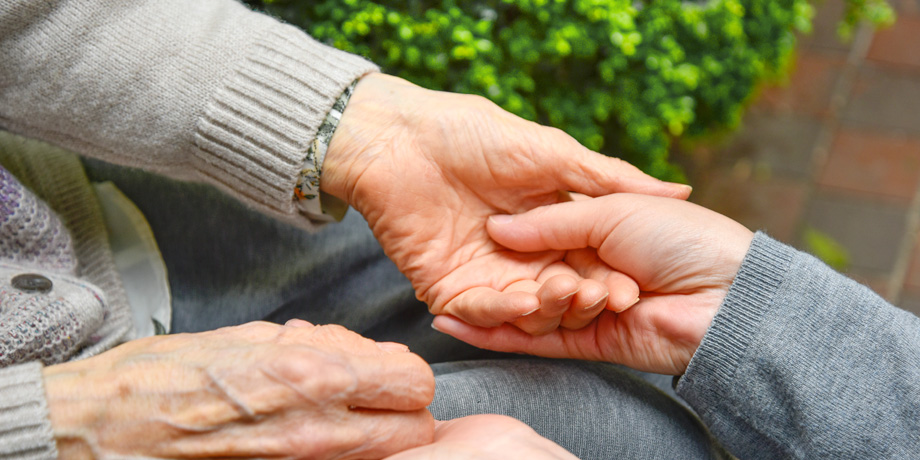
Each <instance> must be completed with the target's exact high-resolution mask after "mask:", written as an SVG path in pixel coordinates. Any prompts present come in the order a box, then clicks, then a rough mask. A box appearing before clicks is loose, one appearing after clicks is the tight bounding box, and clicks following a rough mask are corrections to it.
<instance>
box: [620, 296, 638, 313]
mask: <svg viewBox="0 0 920 460" xmlns="http://www.w3.org/2000/svg"><path fill="white" fill-rule="evenodd" d="M639 300H640V299H639V298H638V297H636V300H633V303H631V304H629V305H627V306H626V308H624V310H626V309H628V308H629V307H632V306H633V305H635V304H637V303H639Z"/></svg>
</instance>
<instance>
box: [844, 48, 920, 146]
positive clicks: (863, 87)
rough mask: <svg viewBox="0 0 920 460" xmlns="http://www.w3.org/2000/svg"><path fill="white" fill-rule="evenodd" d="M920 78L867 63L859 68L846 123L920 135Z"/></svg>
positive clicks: (846, 107) (893, 67) (847, 105)
mask: <svg viewBox="0 0 920 460" xmlns="http://www.w3.org/2000/svg"><path fill="white" fill-rule="evenodd" d="M917 107H920V75H918V74H917V72H914V71H907V70H906V68H905V67H903V66H892V65H880V64H878V63H874V62H872V63H870V62H869V61H867V62H866V64H864V65H863V66H862V67H860V69H859V72H858V73H857V77H856V81H855V83H854V85H853V91H852V94H851V96H850V99H849V101H848V102H847V104H846V106H845V107H844V108H843V110H842V111H841V113H840V118H841V119H842V120H844V121H847V122H850V123H853V124H861V125H863V126H866V127H870V126H871V127H875V128H886V129H891V130H903V131H907V132H909V133H912V134H915V135H920V117H918V116H917Z"/></svg>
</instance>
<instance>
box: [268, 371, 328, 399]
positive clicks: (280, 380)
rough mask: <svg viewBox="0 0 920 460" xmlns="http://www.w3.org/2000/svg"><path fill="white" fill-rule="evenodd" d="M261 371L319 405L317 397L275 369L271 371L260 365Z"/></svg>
mask: <svg viewBox="0 0 920 460" xmlns="http://www.w3.org/2000/svg"><path fill="white" fill-rule="evenodd" d="M259 372H261V373H262V374H263V375H265V376H266V377H268V378H270V379H272V380H274V381H276V382H278V383H280V384H282V385H284V386H286V387H288V388H290V389H291V391H293V392H294V393H295V394H297V395H298V396H300V397H301V398H302V399H303V400H304V401H307V402H309V403H312V404H315V405H319V402H318V401H317V400H316V399H315V398H311V397H310V396H309V395H307V393H305V392H304V391H303V390H301V389H300V388H298V387H297V385H295V384H294V383H293V382H291V381H289V380H288V379H285V378H283V377H281V376H280V375H278V374H276V373H275V372H273V371H270V370H268V369H266V368H265V366H260V367H259Z"/></svg>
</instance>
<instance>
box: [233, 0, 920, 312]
mask: <svg viewBox="0 0 920 460" xmlns="http://www.w3.org/2000/svg"><path fill="white" fill-rule="evenodd" d="M248 3H250V4H252V5H253V6H254V7H256V8H261V9H265V10H267V11H269V12H270V13H272V14H274V15H276V16H279V17H281V18H282V19H284V20H286V21H288V22H291V23H293V24H295V25H298V26H300V27H302V28H304V29H305V30H307V31H308V32H309V33H311V34H312V35H314V36H315V37H317V38H319V39H321V40H324V41H326V42H327V43H330V44H332V45H334V46H337V47H339V48H342V49H346V50H348V51H352V52H356V53H358V54H362V55H365V56H367V57H369V58H370V59H372V60H373V61H374V62H377V63H378V64H380V65H381V66H382V67H383V69H384V71H387V72H388V73H393V74H396V75H400V76H403V77H404V78H407V79H409V80H411V81H414V82H416V83H418V84H420V85H422V86H426V87H429V88H434V89H445V90H450V91H459V92H467V93H477V94H482V95H483V96H486V97H489V98H490V99H492V100H493V101H495V102H496V103H497V104H499V105H501V106H502V107H504V108H506V109H507V110H510V111H512V112H514V113H517V114H519V115H521V116H523V117H525V118H529V119H533V120H537V121H539V122H541V123H544V124H549V125H553V126H556V127H559V128H562V129H564V130H566V131H567V132H569V133H570V134H572V135H573V136H575V137H576V138H577V139H579V140H580V141H581V142H582V143H584V144H585V145H587V146H588V147H590V148H592V149H595V150H598V151H601V152H603V153H605V154H609V155H614V156H618V157H621V158H624V159H626V160H628V161H630V162H632V163H634V164H636V165H638V166H640V167H641V168H643V169H644V170H646V171H647V172H649V173H651V174H653V175H656V176H658V177H661V178H664V179H670V180H682V181H686V182H688V183H690V184H691V185H693V186H694V193H693V196H692V197H691V200H692V201H695V202H697V203H700V204H702V205H704V206H707V207H710V208H712V209H715V210H717V211H719V212H722V213H723V214H726V215H728V216H730V217H732V218H734V219H736V220H738V221H740V222H742V223H743V224H745V225H747V226H748V227H750V228H752V229H763V230H765V231H767V232H768V233H770V234H771V235H772V236H774V237H776V238H778V239H780V240H782V241H785V242H787V243H790V244H792V245H794V246H797V247H799V248H802V249H805V250H808V251H810V252H813V253H815V254H817V255H818V256H820V257H821V258H823V259H824V260H825V261H827V262H829V263H831V264H832V265H835V266H836V267H837V268H838V269H840V270H842V271H844V272H846V273H847V274H848V275H850V276H853V277H854V278H856V279H858V280H860V281H861V282H863V283H865V284H868V285H869V286H870V287H872V288H873V289H874V290H876V292H878V293H880V294H881V295H883V296H885V297H886V298H887V299H889V300H890V301H892V302H893V303H895V304H898V305H900V306H902V307H903V308H906V309H908V310H911V311H913V312H914V313H917V314H920V244H918V227H920V116H918V115H920V0H890V1H889V3H890V5H891V7H893V9H894V10H895V11H896V12H897V20H896V21H894V23H893V24H891V22H892V19H893V18H894V15H893V14H892V12H891V9H889V7H888V5H886V4H885V3H883V2H881V1H880V0H826V1H823V2H818V3H813V2H809V1H808V0H707V1H690V0H687V1H679V0H656V1H649V2H641V1H638V2H634V1H631V0H628V1H627V0H559V1H557V0H479V1H467V2H461V1H451V0H439V1H433V0H407V1H398V2H397V1H384V0H379V1H377V2H371V1H368V0H326V1H310V2H306V1H302V0H248ZM872 24H874V25H877V26H885V25H888V27H882V28H881V29H879V30H876V27H875V26H873V25H872Z"/></svg>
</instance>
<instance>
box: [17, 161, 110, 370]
mask: <svg viewBox="0 0 920 460" xmlns="http://www.w3.org/2000/svg"><path fill="white" fill-rule="evenodd" d="M76 266H77V258H76V256H75V255H74V251H73V245H72V242H71V237H70V233H69V232H68V231H67V229H66V228H65V227H64V225H63V224H62V223H61V221H60V219H58V217H57V215H56V214H55V213H54V212H53V211H52V210H51V209H50V208H49V207H48V205H46V204H45V202H44V201H42V200H40V199H39V198H37V197H36V196H35V195H34V194H33V193H32V192H31V191H29V190H28V189H27V188H25V187H24V186H23V185H22V184H21V183H20V182H19V181H18V180H16V178H15V177H13V175H12V174H10V173H9V171H7V170H6V169H4V168H2V167H0V277H2V279H0V366H3V367H5V366H9V365H11V364H16V363H23V362H27V361H34V360H38V361H41V362H43V363H44V364H46V365H50V364H56V363H60V362H63V361H66V360H68V359H70V358H71V357H73V356H74V355H75V354H76V353H77V352H79V350H80V348H81V346H82V345H83V344H85V343H87V341H90V340H91V337H92V334H93V333H94V332H95V331H96V330H97V329H99V327H100V326H101V325H102V322H103V316H104V312H103V310H102V304H101V303H100V302H99V301H98V299H97V298H96V297H95V295H94V292H93V291H91V290H86V289H85V288H82V287H79V286H77V287H74V286H73V285H71V284H70V283H68V282H65V281H63V278H62V279H61V280H59V281H58V282H56V283H55V289H54V291H52V292H50V293H48V294H44V293H33V292H24V291H22V290H20V289H17V288H15V287H13V286H12V285H11V283H10V280H11V279H12V277H14V276H16V275H18V274H22V273H25V272H27V271H29V270H30V269H35V271H36V272H44V273H48V272H58V273H60V274H62V275H73V274H74V273H75V271H76ZM72 291H79V292H80V293H81V294H82V295H72V294H70V295H67V294H66V293H69V292H72ZM84 292H85V293H84Z"/></svg>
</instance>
